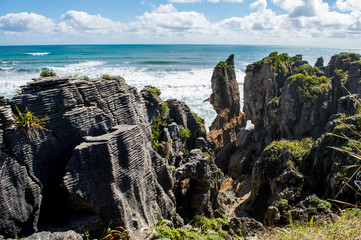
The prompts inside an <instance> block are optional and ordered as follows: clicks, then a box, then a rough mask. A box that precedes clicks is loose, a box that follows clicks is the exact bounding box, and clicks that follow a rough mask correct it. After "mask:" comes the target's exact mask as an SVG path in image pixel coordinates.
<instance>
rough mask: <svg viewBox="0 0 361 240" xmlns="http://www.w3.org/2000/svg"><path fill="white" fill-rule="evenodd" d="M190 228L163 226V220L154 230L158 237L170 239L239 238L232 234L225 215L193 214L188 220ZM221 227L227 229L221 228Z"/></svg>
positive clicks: (213, 239)
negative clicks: (208, 216) (215, 216)
mask: <svg viewBox="0 0 361 240" xmlns="http://www.w3.org/2000/svg"><path fill="white" fill-rule="evenodd" d="M159 223H160V224H159ZM190 224H191V226H192V228H191V229H190V230H186V229H184V228H173V227H169V226H164V222H162V221H158V224H157V226H156V227H154V230H155V231H157V232H158V233H159V234H160V235H159V238H169V239H170V240H183V239H184V240H186V239H191V240H198V239H199V240H222V239H225V238H226V239H228V238H230V237H233V238H235V239H240V237H239V236H237V235H236V234H232V233H231V231H232V230H230V228H229V224H228V221H227V218H226V216H225V215H223V216H222V217H221V218H207V217H205V216H195V217H194V218H193V220H192V221H191V222H190ZM223 228H225V229H228V230H227V231H226V230H223Z"/></svg>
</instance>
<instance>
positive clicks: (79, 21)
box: [62, 10, 124, 34]
mask: <svg viewBox="0 0 361 240" xmlns="http://www.w3.org/2000/svg"><path fill="white" fill-rule="evenodd" d="M62 18H63V19H64V20H65V22H66V25H67V26H69V27H70V28H72V29H73V30H74V32H76V33H79V34H95V33H98V34H113V33H120V32H122V29H123V28H124V24H122V23H120V22H114V21H112V20H110V19H108V18H104V17H102V16H100V15H99V14H98V15H90V14H88V13H86V12H81V11H74V10H70V11H68V12H66V13H65V14H63V15H62ZM63 26H64V27H65V25H64V24H63Z"/></svg>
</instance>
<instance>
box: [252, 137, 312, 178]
mask: <svg viewBox="0 0 361 240" xmlns="http://www.w3.org/2000/svg"><path fill="white" fill-rule="evenodd" d="M312 144H313V142H312V140H311V139H310V138H305V139H302V140H299V141H298V140H293V141H290V140H279V141H273V142H272V143H270V144H269V145H268V146H267V147H266V148H265V149H264V150H263V153H262V156H261V160H260V162H259V163H258V164H260V165H261V166H262V168H263V169H265V170H266V171H267V174H268V176H269V177H271V178H275V177H277V176H278V175H279V174H280V173H281V172H282V171H283V170H284V169H285V168H286V167H290V168H292V169H294V170H296V171H298V168H299V167H300V165H301V163H302V158H303V156H304V155H305V154H306V153H308V152H309V150H310V149H311V148H312ZM286 149H287V151H288V152H289V153H290V155H289V158H288V159H287V160H286V161H285V162H281V161H280V160H279V159H278V157H279V155H280V154H281V152H282V151H284V150H286ZM282 161H284V159H282Z"/></svg>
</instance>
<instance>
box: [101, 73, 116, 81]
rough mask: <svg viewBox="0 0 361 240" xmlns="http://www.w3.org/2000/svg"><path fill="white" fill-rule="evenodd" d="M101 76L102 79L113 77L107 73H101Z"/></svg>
mask: <svg viewBox="0 0 361 240" xmlns="http://www.w3.org/2000/svg"><path fill="white" fill-rule="evenodd" d="M101 78H102V79H104V80H112V79H113V78H112V76H110V75H108V74H104V75H102V76H101Z"/></svg>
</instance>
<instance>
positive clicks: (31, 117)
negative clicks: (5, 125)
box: [13, 106, 49, 140]
mask: <svg viewBox="0 0 361 240" xmlns="http://www.w3.org/2000/svg"><path fill="white" fill-rule="evenodd" d="M15 109H16V112H13V117H14V119H15V124H16V129H17V130H19V131H20V132H21V133H22V134H24V136H25V137H26V138H27V139H29V140H34V139H37V138H39V131H44V130H45V131H49V130H48V129H47V128H45V126H44V125H45V122H44V121H45V120H46V119H47V118H39V117H38V116H36V115H35V114H34V113H32V112H31V111H29V110H28V109H27V108H26V109H25V111H24V112H21V111H20V110H19V108H18V106H15Z"/></svg>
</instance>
